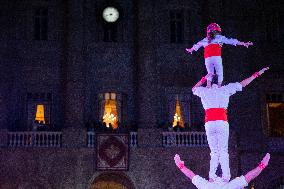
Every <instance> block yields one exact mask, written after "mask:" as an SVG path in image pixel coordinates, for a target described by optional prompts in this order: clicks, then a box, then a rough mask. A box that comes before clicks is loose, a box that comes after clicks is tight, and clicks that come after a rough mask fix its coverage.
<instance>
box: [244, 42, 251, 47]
mask: <svg viewBox="0 0 284 189" xmlns="http://www.w3.org/2000/svg"><path fill="white" fill-rule="evenodd" d="M243 45H244V46H245V47H246V48H248V47H249V46H250V45H253V42H251V41H249V42H246V43H244V44H243Z"/></svg>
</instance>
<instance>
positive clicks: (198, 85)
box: [192, 73, 213, 91]
mask: <svg viewBox="0 0 284 189" xmlns="http://www.w3.org/2000/svg"><path fill="white" fill-rule="evenodd" d="M212 75H213V74H211V73H208V74H207V75H206V76H205V77H202V78H201V80H200V81H198V82H197V83H196V84H195V85H194V87H193V88H192V91H194V89H196V87H200V86H201V85H203V83H204V82H205V81H206V80H207V78H208V77H210V76H212Z"/></svg>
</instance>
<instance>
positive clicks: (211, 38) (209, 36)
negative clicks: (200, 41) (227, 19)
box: [207, 30, 221, 43]
mask: <svg viewBox="0 0 284 189" xmlns="http://www.w3.org/2000/svg"><path fill="white" fill-rule="evenodd" d="M220 34H221V32H220V31H217V30H213V31H211V32H209V33H207V39H208V41H209V43H210V42H211V41H212V40H213V39H214V38H215V36H216V35H220Z"/></svg>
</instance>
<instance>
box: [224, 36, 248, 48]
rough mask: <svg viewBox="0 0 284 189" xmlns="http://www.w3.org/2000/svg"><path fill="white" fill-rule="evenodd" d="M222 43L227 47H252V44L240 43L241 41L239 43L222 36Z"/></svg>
mask: <svg viewBox="0 0 284 189" xmlns="http://www.w3.org/2000/svg"><path fill="white" fill-rule="evenodd" d="M221 40H222V42H223V43H225V44H228V45H235V46H236V45H242V46H245V47H246V48H248V47H249V46H250V45H253V43H252V42H250V41H249V42H242V41H239V40H237V39H233V38H227V37H225V36H222V38H221Z"/></svg>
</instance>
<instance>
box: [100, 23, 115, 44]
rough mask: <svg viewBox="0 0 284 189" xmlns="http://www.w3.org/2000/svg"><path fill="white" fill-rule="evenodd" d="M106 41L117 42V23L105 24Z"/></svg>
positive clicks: (104, 37) (104, 38) (104, 39)
mask: <svg viewBox="0 0 284 189" xmlns="http://www.w3.org/2000/svg"><path fill="white" fill-rule="evenodd" d="M103 29H104V36H103V41H104V42H117V23H106V24H104V28H103Z"/></svg>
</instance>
